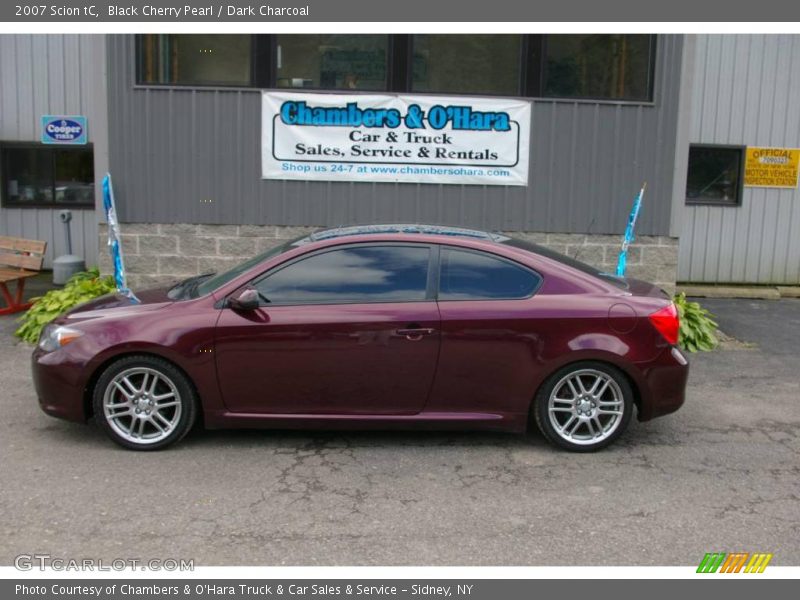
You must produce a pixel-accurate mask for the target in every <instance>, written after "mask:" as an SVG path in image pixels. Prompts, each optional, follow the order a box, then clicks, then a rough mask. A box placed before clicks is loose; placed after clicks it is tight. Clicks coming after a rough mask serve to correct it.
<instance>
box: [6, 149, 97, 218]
mask: <svg viewBox="0 0 800 600" xmlns="http://www.w3.org/2000/svg"><path fill="white" fill-rule="evenodd" d="M0 165H1V166H0V169H2V173H3V194H2V198H3V206H7V207H28V206H30V207H41V206H74V207H81V206H86V207H93V206H94V152H93V151H92V149H91V148H87V147H81V148H53V147H48V146H40V145H17V144H14V145H4V146H2V148H0Z"/></svg>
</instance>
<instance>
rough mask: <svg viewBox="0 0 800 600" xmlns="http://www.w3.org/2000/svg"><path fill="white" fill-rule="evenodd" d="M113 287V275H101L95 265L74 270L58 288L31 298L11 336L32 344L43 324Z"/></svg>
mask: <svg viewBox="0 0 800 600" xmlns="http://www.w3.org/2000/svg"><path fill="white" fill-rule="evenodd" d="M116 289H117V288H116V285H115V284H114V278H113V277H111V276H110V275H107V276H105V277H100V271H99V270H98V269H97V267H93V268H91V269H89V270H88V271H82V272H80V273H75V275H73V276H72V277H70V278H69V280H68V281H67V283H66V284H65V285H64V287H63V288H61V289H60V290H50V291H49V292H47V293H46V294H45V295H44V296H41V297H40V298H32V299H31V300H32V302H33V306H31V307H30V309H29V310H28V311H27V312H26V313H25V314H24V315H22V316H21V317H20V319H19V320H20V321H22V325H21V326H20V328H19V329H17V330H16V331H15V332H14V335H16V336H17V337H21V338H22V339H23V340H25V341H26V342H30V343H31V344H35V343H36V342H37V340H38V339H39V333H41V331H42V327H44V326H45V325H47V324H48V323H49V322H50V321H52V320H53V319H55V318H56V317H57V316H58V315H60V314H62V313H63V312H66V311H67V310H69V309H70V308H72V307H73V306H75V305H77V304H80V303H81V302H86V301H88V300H91V299H92V298H97V297H98V296H102V295H103V294H108V293H109V292H113V291H114V290H116Z"/></svg>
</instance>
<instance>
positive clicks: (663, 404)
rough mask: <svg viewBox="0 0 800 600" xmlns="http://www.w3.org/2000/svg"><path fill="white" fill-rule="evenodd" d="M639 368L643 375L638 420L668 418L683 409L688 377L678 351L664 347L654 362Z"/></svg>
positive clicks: (687, 364) (685, 361) (686, 367)
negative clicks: (667, 416) (664, 416)
mask: <svg viewBox="0 0 800 600" xmlns="http://www.w3.org/2000/svg"><path fill="white" fill-rule="evenodd" d="M639 366H640V367H641V369H642V375H643V382H642V385H641V386H640V390H639V391H640V396H641V398H640V399H641V402H640V404H639V414H638V419H639V420H640V421H649V420H650V419H654V418H656V417H661V416H663V415H668V414H670V413H673V412H675V411H676V410H678V409H679V408H680V407H681V406H683V403H684V401H685V400H686V382H687V380H688V378H689V361H688V360H687V359H686V357H685V356H684V355H683V353H682V352H681V351H680V350H678V349H677V348H675V347H669V348H665V349H664V350H663V351H662V352H661V353H660V354H659V356H658V358H656V359H655V360H654V361H651V362H648V363H646V364H643V365H639Z"/></svg>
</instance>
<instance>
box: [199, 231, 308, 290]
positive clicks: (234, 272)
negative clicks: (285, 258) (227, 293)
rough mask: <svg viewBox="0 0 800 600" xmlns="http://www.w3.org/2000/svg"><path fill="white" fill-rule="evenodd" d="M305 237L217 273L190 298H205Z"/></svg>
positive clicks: (292, 246) (204, 282) (201, 284)
mask: <svg viewBox="0 0 800 600" xmlns="http://www.w3.org/2000/svg"><path fill="white" fill-rule="evenodd" d="M306 237H307V236H301V237H299V238H295V239H293V240H290V241H288V242H286V243H284V244H280V245H278V246H275V247H273V248H270V249H269V250H267V251H265V252H262V253H261V254H257V255H256V256H254V257H253V258H250V259H248V260H246V261H244V262H243V263H240V264H238V265H236V266H235V267H233V268H232V269H230V270H228V271H224V272H223V273H218V274H216V275H214V276H213V277H210V278H208V279H206V280H205V281H203V282H202V283H200V284H199V285H198V286H196V287H195V288H193V289H192V293H191V297H192V298H199V297H200V296H205V295H206V294H209V293H211V292H213V291H214V290H216V289H217V288H219V287H220V286H223V285H225V284H226V283H228V282H229V281H232V280H233V279H236V278H237V277H238V276H239V275H241V274H242V273H244V272H245V271H247V270H248V269H250V268H252V267H255V266H256V265H257V264H259V263H260V262H263V261H265V260H267V259H269V258H272V257H273V256H278V255H279V254H283V253H284V252H286V251H287V250H290V249H291V248H294V247H295V246H297V245H299V244H298V242H300V241H302V240H304V239H306Z"/></svg>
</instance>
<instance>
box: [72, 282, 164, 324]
mask: <svg viewBox="0 0 800 600" xmlns="http://www.w3.org/2000/svg"><path fill="white" fill-rule="evenodd" d="M169 289H170V288H169V287H168V286H167V287H159V288H152V289H147V290H141V291H139V292H136V297H137V298H138V299H139V302H138V303H137V302H135V301H133V300H131V299H130V298H128V297H127V296H124V295H123V294H120V293H118V292H115V293H113V294H106V295H105V296H99V297H97V298H94V299H93V300H89V301H88V302H84V303H83V304H78V305H77V306H75V307H74V308H72V309H71V310H69V311H68V312H66V313H65V314H64V315H62V316H61V317H60V319H61V320H69V319H88V318H94V317H102V316H107V315H114V316H120V315H122V314H127V313H142V312H149V311H152V310H156V309H159V308H162V307H163V306H165V305H167V304H171V303H172V302H173V301H172V300H171V299H170V298H169V297H168V296H167V292H168V291H169Z"/></svg>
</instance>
